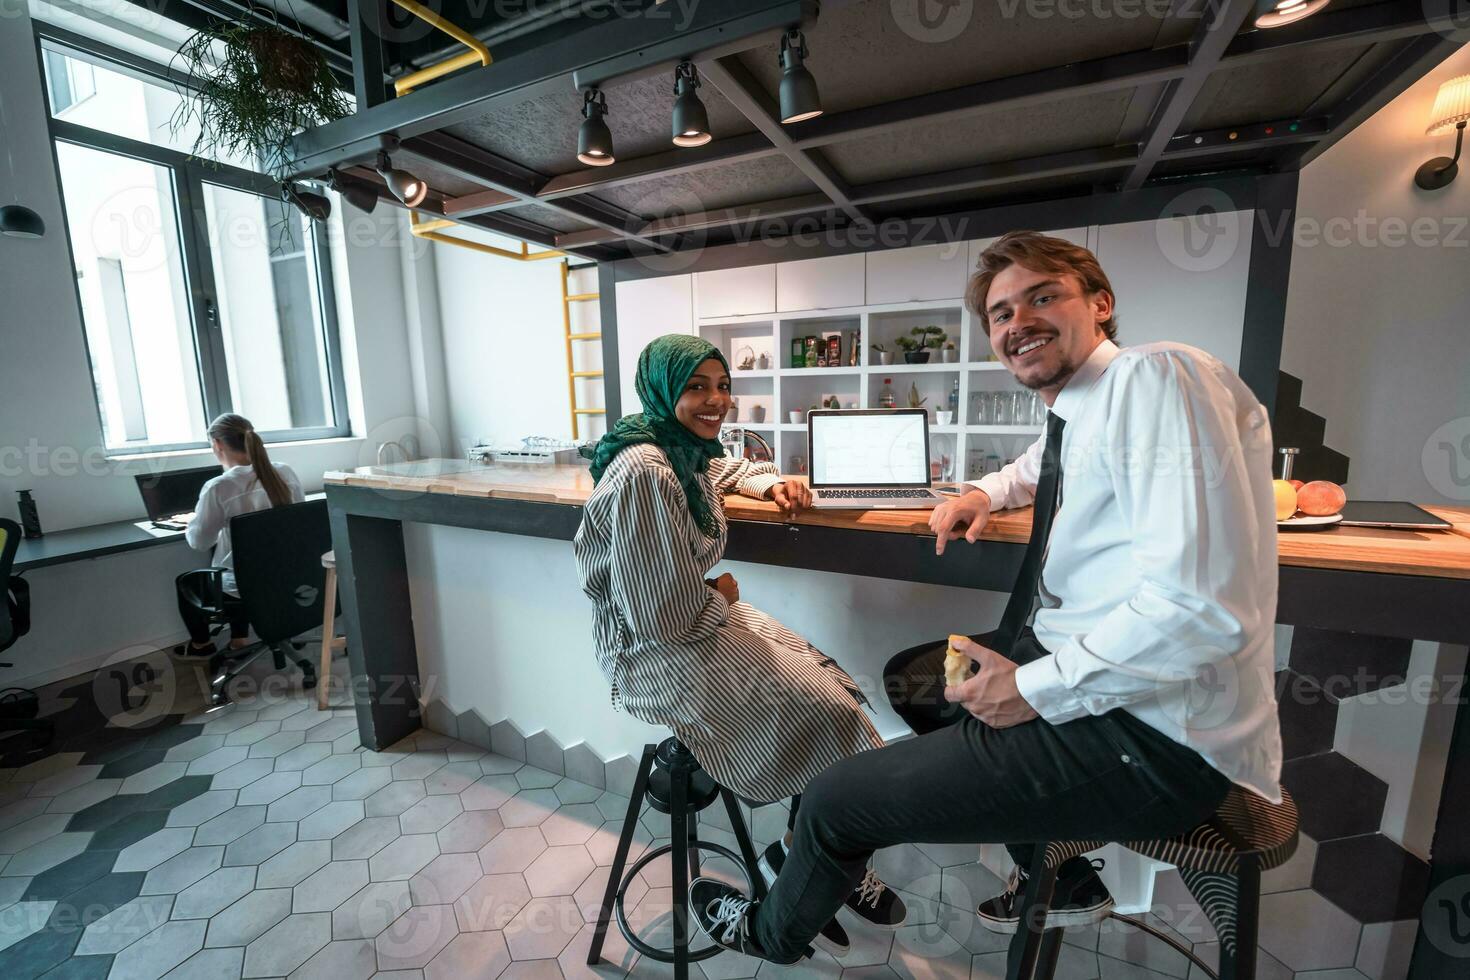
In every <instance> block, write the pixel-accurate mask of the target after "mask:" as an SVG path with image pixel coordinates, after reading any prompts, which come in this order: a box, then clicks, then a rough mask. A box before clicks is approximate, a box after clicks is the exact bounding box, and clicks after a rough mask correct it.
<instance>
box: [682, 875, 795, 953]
mask: <svg viewBox="0 0 1470 980" xmlns="http://www.w3.org/2000/svg"><path fill="white" fill-rule="evenodd" d="M757 907H758V904H757V903H756V902H753V901H751V900H750V899H748V898H746V897H745V895H743V894H742V893H741V892H740V890H739V889H738V888H735V887H734V886H732V885H728V884H726V883H725V882H723V881H717V880H716V879H714V878H695V879H694V882H693V883H692V884H690V886H689V914H690V915H691V916H692V917H693V919H694V924H695V925H696V926H698V927H699V931H700V932H702V933H704V934H705V935H706V936H708V937H709V939H710V941H711V942H713V943H714V944H715V945H717V946H722V947H724V948H725V949H729V950H734V951H735V952H737V953H742V954H744V955H746V956H754V957H757V958H758V959H763V960H770V961H771V962H772V963H780V964H783V965H784V964H789V963H795V962H796V960H795V959H792V960H780V959H774V958H773V957H771V956H769V955H767V953H766V951H765V950H763V949H761V946H760V943H759V942H758V941H757V940H756V938H755V936H754V935H753V934H752V933H751V930H750V917H751V915H753V914H754V913H755V910H756V908H757ZM797 959H800V957H797Z"/></svg>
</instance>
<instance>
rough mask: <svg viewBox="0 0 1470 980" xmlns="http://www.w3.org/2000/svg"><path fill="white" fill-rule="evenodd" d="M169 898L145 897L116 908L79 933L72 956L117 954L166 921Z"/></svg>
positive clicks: (172, 902)
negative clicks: (80, 934) (79, 938)
mask: <svg viewBox="0 0 1470 980" xmlns="http://www.w3.org/2000/svg"><path fill="white" fill-rule="evenodd" d="M173 904H174V897H173V896H172V895H145V896H140V897H138V898H135V899H133V900H132V901H130V902H127V903H125V904H123V905H119V906H118V907H117V908H115V909H113V910H112V911H111V912H109V913H107V914H106V915H104V916H102V917H101V918H99V919H97V920H95V921H94V922H92V923H91V924H90V925H88V926H87V927H86V929H85V930H83V932H82V938H81V940H80V941H78V943H77V948H76V951H75V953H74V955H76V956H98V955H108V954H111V953H117V952H121V951H122V950H124V949H126V948H127V947H128V946H131V945H132V944H133V943H134V942H136V941H137V940H139V939H141V938H143V937H144V936H146V935H148V934H149V933H150V932H152V931H153V930H154V929H157V928H158V927H159V926H161V925H163V924H164V923H165V922H167V921H168V918H169V913H170V911H171V910H172V908H173Z"/></svg>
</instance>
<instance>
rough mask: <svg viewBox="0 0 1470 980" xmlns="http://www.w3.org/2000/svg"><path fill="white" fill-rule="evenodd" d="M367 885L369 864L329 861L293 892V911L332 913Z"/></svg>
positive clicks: (364, 862)
mask: <svg viewBox="0 0 1470 980" xmlns="http://www.w3.org/2000/svg"><path fill="white" fill-rule="evenodd" d="M367 883H368V864H367V862H366V861H329V862H327V863H326V864H325V865H323V866H322V867H321V868H319V869H318V870H316V871H315V872H313V873H312V874H311V875H310V876H309V877H307V878H306V879H304V880H303V881H302V882H301V884H299V885H297V886H296V887H295V888H294V889H293V897H292V900H291V911H292V912H330V911H332V910H333V909H335V908H336V907H337V906H339V905H341V904H342V903H343V902H345V901H347V899H348V898H350V897H352V896H353V895H355V894H357V893H358V892H359V891H361V890H362V889H363V888H364V887H365V886H366V885H367Z"/></svg>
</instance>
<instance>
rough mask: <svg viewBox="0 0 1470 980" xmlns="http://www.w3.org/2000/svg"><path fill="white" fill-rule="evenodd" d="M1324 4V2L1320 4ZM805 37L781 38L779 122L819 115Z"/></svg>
mask: <svg viewBox="0 0 1470 980" xmlns="http://www.w3.org/2000/svg"><path fill="white" fill-rule="evenodd" d="M1323 2H1324V3H1325V2H1326V0H1323ZM806 56H807V49H806V35H805V34H803V33H802V32H801V31H800V30H799V29H798V28H795V27H793V28H792V29H791V30H789V31H787V32H786V33H785V34H782V35H781V121H782V122H783V123H794V122H801V121H802V120H803V119H811V118H814V117H816V116H820V115H821V114H822V97H821V96H820V95H818V94H817V80H816V79H815V78H813V77H812V73H811V72H809V71H807V70H806V65H805V64H804V62H805V60H806Z"/></svg>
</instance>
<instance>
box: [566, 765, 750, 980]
mask: <svg viewBox="0 0 1470 980" xmlns="http://www.w3.org/2000/svg"><path fill="white" fill-rule="evenodd" d="M644 799H647V800H648V804H649V806H651V807H653V808H654V809H655V810H658V811H659V812H660V813H667V814H668V815H669V843H667V844H665V845H663V846H662V847H657V848H654V849H653V850H651V851H649V852H648V853H647V854H644V855H643V856H642V857H641V858H639V859H638V860H637V861H636V862H635V863H634V864H633V866H632V867H630V868H627V870H626V872H625V871H624V865H626V864H627V861H628V849H629V848H630V847H631V846H632V844H633V833H634V830H635V829H636V828H637V826H638V814H639V813H640V812H641V811H642V809H643V801H644ZM717 799H721V800H724V803H725V810H726V812H727V813H728V814H729V815H730V827H731V830H732V832H733V833H734V835H735V840H736V842H737V843H738V844H739V846H740V854H739V855H736V854H735V853H733V852H732V851H731V850H730V849H729V848H727V847H723V846H721V845H719V844H716V843H713V842H711V841H702V840H700V839H699V811H701V810H703V809H704V808H705V807H707V806H709V805H711V804H712V803H714V802H715V800H717ZM700 851H709V852H710V853H712V854H718V855H719V856H721V857H724V858H726V859H728V860H729V861H731V862H733V863H734V864H735V865H736V866H737V867H739V868H740V869H741V871H742V873H743V874H744V875H745V884H746V892H747V894H754V895H755V897H756V898H764V897H765V894H766V885H765V879H763V878H762V877H761V875H760V872H759V871H758V870H757V868H756V856H755V846H754V845H753V844H751V841H750V834H749V833H748V832H747V831H746V829H745V820H744V818H743V817H741V815H740V806H739V804H738V803H736V802H735V794H734V793H732V792H730V791H729V790H728V789H726V788H725V787H723V786H721V785H720V784H719V783H716V782H715V781H714V780H713V779H712V778H710V775H709V774H708V773H707V772H705V771H704V770H703V769H701V768H700V765H699V760H698V759H696V758H694V754H693V753H692V752H690V751H689V750H688V749H687V748H685V747H684V745H683V744H682V743H681V742H680V741H679V740H678V739H677V738H672V737H671V738H666V739H664V740H663V741H662V742H660V743H659V744H657V745H653V744H649V745H645V746H644V747H643V759H642V761H641V762H640V763H639V765H638V775H637V777H636V778H635V779H634V780H633V795H632V797H631V798H630V799H629V800H628V815H627V817H626V818H625V819H624V820H623V832H622V835H621V836H620V837H619V838H618V849H617V851H616V853H615V854H614V856H613V863H612V867H611V868H609V869H608V872H607V891H606V892H605V893H604V894H603V897H602V907H601V909H600V910H599V911H598V913H597V928H596V930H595V931H594V933H593V935H592V946H591V948H589V949H588V951H587V965H588V966H596V965H597V962H598V961H599V960H600V959H601V958H602V943H603V940H604V939H606V938H607V925H608V921H609V920H610V919H611V918H612V917H613V915H614V914H616V915H617V920H618V930H619V931H620V932H622V934H623V937H624V938H625V939H627V940H628V945H629V946H631V947H633V948H634V949H636V950H638V952H640V953H642V954H643V955H644V956H647V957H649V958H651V959H654V960H657V961H659V962H660V963H672V964H674V980H688V977H689V964H690V963H694V962H697V961H699V960H707V959H709V958H710V957H712V956H715V955H717V954H719V953H720V952H722V951H723V950H722V948H721V947H719V946H716V945H714V944H710V945H709V946H706V947H704V948H702V949H696V950H691V949H690V948H689V882H690V880H691V879H693V878H697V877H699V874H700V865H699V853H700ZM665 854H668V855H670V856H671V860H672V861H673V877H674V882H673V884H674V907H673V910H672V911H673V917H674V946H673V948H672V949H661V948H659V947H657V946H652V945H650V944H648V943H646V942H644V941H643V940H642V939H640V938H639V937H638V936H636V935H635V934H634V933H633V929H632V927H631V926H629V924H628V915H627V911H626V909H625V908H624V907H623V905H624V897H625V896H626V894H627V891H628V886H629V885H630V884H631V883H632V881H633V879H634V877H636V876H637V874H638V872H640V871H642V870H643V869H644V868H645V867H646V866H647V865H648V864H649V863H650V862H652V861H655V860H657V859H658V858H660V857H663V856H664V855H665Z"/></svg>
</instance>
